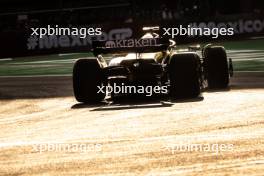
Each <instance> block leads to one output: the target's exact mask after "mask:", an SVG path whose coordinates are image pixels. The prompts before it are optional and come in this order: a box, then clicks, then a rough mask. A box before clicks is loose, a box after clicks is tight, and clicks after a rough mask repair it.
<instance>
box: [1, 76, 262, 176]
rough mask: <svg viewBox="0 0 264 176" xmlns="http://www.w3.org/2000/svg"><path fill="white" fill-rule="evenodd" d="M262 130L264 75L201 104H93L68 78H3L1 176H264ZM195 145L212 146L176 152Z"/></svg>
mask: <svg viewBox="0 0 264 176" xmlns="http://www.w3.org/2000/svg"><path fill="white" fill-rule="evenodd" d="M263 127H264V73H237V74H236V75H235V77H234V78H232V81H231V86H230V89H228V90H222V91H220V90H219V91H214V92H205V93H203V95H202V97H201V98H198V99H192V100H179V101H176V102H160V101H149V102H141V103H138V102H137V103H121V104H110V105H108V104H100V105H92V106H89V105H83V104H78V103H77V102H76V101H75V99H74V98H73V96H72V85H71V77H67V76H65V77H55V76H50V77H2V78H0V129H1V130H0V175H1V176H2V175H12V176H15V175H82V176H84V175H120V176H123V175H148V176H154V175H157V176H163V175H164V176H165V175H166V176H167V175H221V176H222V175H263V173H264V128H263ZM196 144H200V145H203V146H206V145H207V146H214V147H215V148H213V147H212V148H210V149H208V150H205V149H204V148H203V149H202V150H200V149H199V150H189V148H188V150H187V149H186V148H184V147H182V148H181V149H179V148H177V147H178V146H185V147H186V146H190V145H196ZM81 145H82V146H86V149H85V151H84V150H83V148H81V147H80V146H81ZM220 145H228V146H229V148H228V149H227V148H225V149H221V150H220V149H219V147H218V148H217V146H220ZM56 146H57V147H56ZM58 146H59V147H58ZM65 146H66V147H68V148H67V150H66V149H65V148H63V147H65ZM69 146H70V147H69ZM76 146H77V147H76ZM87 146H89V147H87ZM176 146H177V147H176ZM230 146H232V147H230Z"/></svg>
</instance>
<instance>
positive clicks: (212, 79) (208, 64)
mask: <svg viewBox="0 0 264 176" xmlns="http://www.w3.org/2000/svg"><path fill="white" fill-rule="evenodd" d="M203 55H204V68H205V74H206V78H207V81H208V88H209V89H222V88H227V87H228V84H229V69H228V60H227V56H226V51H225V49H224V47H220V46H209V47H206V48H205V49H204V52H203Z"/></svg>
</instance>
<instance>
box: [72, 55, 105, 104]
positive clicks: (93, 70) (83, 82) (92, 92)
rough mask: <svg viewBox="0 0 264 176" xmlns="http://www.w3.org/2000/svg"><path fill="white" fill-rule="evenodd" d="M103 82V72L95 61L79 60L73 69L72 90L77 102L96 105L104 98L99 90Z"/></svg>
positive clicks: (103, 94)
mask: <svg viewBox="0 0 264 176" xmlns="http://www.w3.org/2000/svg"><path fill="white" fill-rule="evenodd" d="M103 81H104V76H103V71H102V68H101V66H100V64H99V63H98V61H97V60H96V59H79V60H77V61H76V63H75V65H74V67H73V90H74V95H75V98H76V100H77V101H79V102H82V103H96V102H100V101H101V100H103V99H104V98H105V93H102V92H101V91H100V92H99V93H98V91H99V88H98V87H97V86H101V85H102V84H103Z"/></svg>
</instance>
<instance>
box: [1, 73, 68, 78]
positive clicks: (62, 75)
mask: <svg viewBox="0 0 264 176" xmlns="http://www.w3.org/2000/svg"><path fill="white" fill-rule="evenodd" d="M71 76H72V75H71V74H61V75H22V76H0V78H42V77H71Z"/></svg>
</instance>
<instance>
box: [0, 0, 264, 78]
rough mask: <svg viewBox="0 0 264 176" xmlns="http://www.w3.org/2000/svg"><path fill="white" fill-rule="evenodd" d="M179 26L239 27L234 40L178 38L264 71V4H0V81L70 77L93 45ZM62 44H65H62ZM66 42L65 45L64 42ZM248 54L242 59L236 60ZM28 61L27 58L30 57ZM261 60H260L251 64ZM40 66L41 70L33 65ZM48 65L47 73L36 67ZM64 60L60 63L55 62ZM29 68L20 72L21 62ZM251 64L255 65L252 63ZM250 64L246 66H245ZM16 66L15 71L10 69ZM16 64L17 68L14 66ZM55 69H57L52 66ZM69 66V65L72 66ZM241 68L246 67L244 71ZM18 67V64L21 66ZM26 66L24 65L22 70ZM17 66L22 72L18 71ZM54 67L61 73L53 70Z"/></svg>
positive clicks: (214, 0) (186, 0) (225, 0)
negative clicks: (97, 31)
mask: <svg viewBox="0 0 264 176" xmlns="http://www.w3.org/2000/svg"><path fill="white" fill-rule="evenodd" d="M180 24H185V25H186V24H196V25H198V26H199V24H206V25H209V24H210V25H212V24H213V25H216V26H219V25H220V26H221V25H224V26H225V27H234V28H235V35H234V36H232V37H230V36H228V38H227V37H219V38H218V39H214V40H213V39H212V38H210V37H209V38H208V37H207V38H203V37H198V38H188V37H187V36H184V37H178V38H176V42H177V43H178V44H179V45H181V44H189V43H199V44H203V43H205V42H212V43H216V44H223V45H224V46H225V47H226V48H227V49H228V51H230V52H229V56H230V57H234V58H236V57H237V59H238V60H237V63H240V62H241V63H240V64H237V66H236V67H235V69H236V70H248V69H249V64H252V63H254V65H253V66H252V65H251V67H250V69H253V70H263V63H264V62H263V60H261V59H263V56H264V54H262V50H264V47H263V44H264V40H263V38H262V36H263V34H264V1H262V0H232V1H230V0H163V1H161V0H160V1H159V0H152V1H142V0H67V1H66V0H45V1H35V0H23V1H21V0H1V1H0V48H1V50H0V58H1V59H0V60H1V61H0V75H10V74H11V75H12V74H14V75H17V74H19V75H21V74H22V75H25V74H26V75H27V74H32V73H34V74H44V73H45V74H55V73H57V72H58V73H61V74H69V73H70V72H71V67H72V63H73V62H74V59H76V57H83V56H88V57H89V56H90V57H92V54H91V53H90V49H91V41H92V40H97V39H104V40H109V39H117V38H118V37H120V36H122V35H125V36H129V37H140V36H141V35H142V27H143V26H153V25H155V26H160V27H163V26H167V27H176V26H177V25H180ZM47 25H59V26H60V27H84V26H85V27H102V30H103V35H102V36H100V37H99V38H92V37H87V38H85V39H76V38H74V37H72V36H67V37H66V38H65V36H64V38H61V36H47V37H44V38H43V39H39V38H35V37H32V36H30V33H31V32H32V31H31V29H30V28H31V27H47ZM62 41H63V42H62ZM65 41H66V42H65ZM241 52H247V53H245V54H244V55H243V57H244V59H246V60H242V61H241V59H243V57H241V56H239V55H234V54H236V53H241ZM26 56H27V57H26ZM28 56H30V57H28ZM250 58H256V59H257V60H253V61H251V60H249V59H250ZM35 60H37V61H36V62H37V63H36V65H35V66H34V65H33V66H32V65H30V64H32V62H35ZM46 60H48V62H49V65H48V66H49V67H48V66H47V68H48V69H47V68H46V69H45V72H44V73H43V72H41V71H40V72H38V71H39V70H41V69H42V68H45V66H44V65H42V66H41V68H38V70H35V71H32V70H34V69H37V68H36V66H39V65H40V64H41V63H42V64H43V63H46ZM52 60H59V62H55V61H54V62H51V61H52ZM14 61H16V62H22V61H23V63H25V62H26V61H29V63H27V64H28V65H30V66H28V67H27V66H24V67H22V68H23V69H22V68H20V67H18V66H17V65H16V64H17V63H16V62H15V63H14ZM249 61H250V62H249ZM245 63H247V64H246V65H247V66H244V65H243V64H245ZM10 64H11V65H10ZM12 64H13V65H12ZM52 64H54V65H52ZM67 64H68V65H67ZM241 64H242V65H241ZM18 65H19V64H18ZM21 65H23V64H20V65H19V66H21ZM16 66H17V67H16ZM53 66H55V68H56V69H52V68H53Z"/></svg>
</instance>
